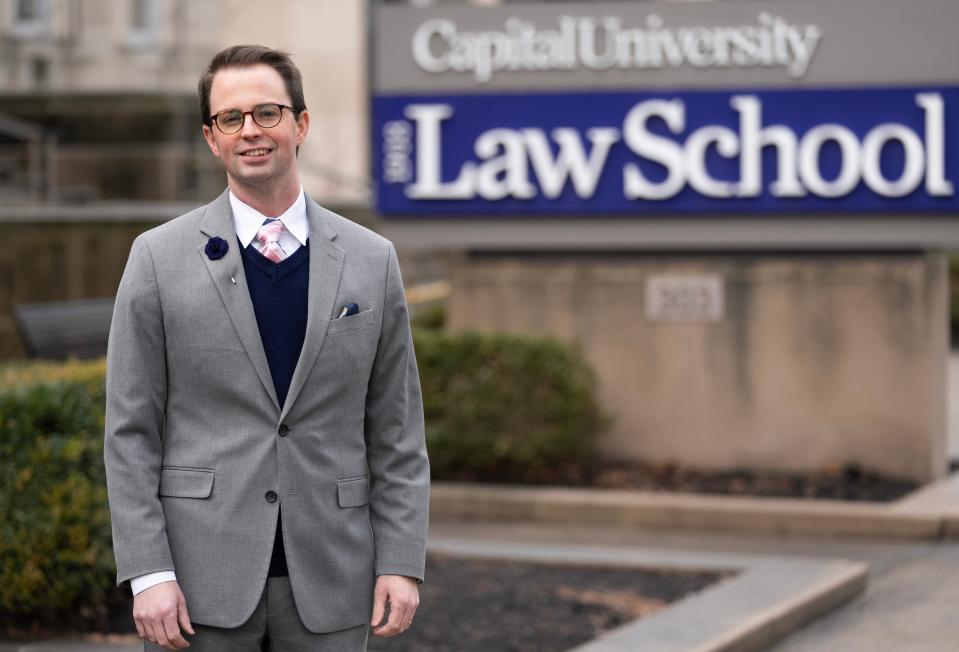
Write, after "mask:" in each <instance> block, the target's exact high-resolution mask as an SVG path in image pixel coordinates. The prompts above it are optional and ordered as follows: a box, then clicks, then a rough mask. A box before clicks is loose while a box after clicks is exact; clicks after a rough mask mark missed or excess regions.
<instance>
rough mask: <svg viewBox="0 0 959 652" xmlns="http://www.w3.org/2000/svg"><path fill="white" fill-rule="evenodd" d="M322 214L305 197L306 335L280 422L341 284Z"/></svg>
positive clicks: (312, 358) (319, 344)
mask: <svg viewBox="0 0 959 652" xmlns="http://www.w3.org/2000/svg"><path fill="white" fill-rule="evenodd" d="M325 213H326V211H325V209H323V208H321V207H320V206H319V205H318V204H316V203H315V202H314V201H313V200H312V199H310V198H309V196H307V197H306V219H307V222H308V223H309V225H310V281H309V299H308V302H307V318H306V336H305V337H304V338H303V348H302V349H301V350H300V357H299V359H298V360H297V362H296V369H295V370H294V371H293V378H292V380H291V381H290V390H289V392H287V395H286V401H285V402H284V403H283V411H282V414H280V421H283V419H285V418H286V415H287V414H289V412H290V408H291V407H292V406H293V402H294V401H296V398H297V396H299V394H300V391H301V390H302V389H303V385H304V383H305V382H306V378H307V376H308V375H309V373H310V370H311V369H313V364H314V362H316V356H317V355H319V353H320V349H321V348H323V341H324V340H325V339H326V329H327V327H328V326H329V320H330V317H331V315H332V314H333V308H334V306H333V304H334V302H335V301H336V291H337V289H338V288H339V286H340V275H341V274H342V272H343V259H344V254H343V250H342V249H340V247H339V246H337V244H336V243H335V242H334V240H335V239H336V235H337V234H336V231H335V230H334V229H333V227H332V225H331V224H330V220H329V219H328V218H326V217H325Z"/></svg>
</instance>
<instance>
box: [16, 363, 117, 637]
mask: <svg viewBox="0 0 959 652" xmlns="http://www.w3.org/2000/svg"><path fill="white" fill-rule="evenodd" d="M103 409H104V404H103V364H102V362H97V363H92V364H91V363H69V364H67V365H51V364H40V365H18V366H8V367H4V368H3V369H2V370H0V627H2V628H3V629H4V630H5V631H7V632H8V633H9V632H11V631H15V630H20V631H23V630H25V629H29V628H30V627H37V626H44V625H49V624H52V623H59V624H61V625H62V624H64V623H67V624H69V626H71V627H82V626H83V622H84V621H85V620H86V621H95V620H97V619H102V618H103V617H104V616H105V609H106V607H105V605H106V603H107V602H108V601H109V600H112V599H115V598H116V596H117V591H118V590H117V589H116V588H115V586H114V584H115V576H116V575H115V574H116V569H115V566H114V562H113V552H112V549H111V545H110V516H109V511H108V509H107V495H106V481H105V477H104V470H103V441H102V440H103Z"/></svg>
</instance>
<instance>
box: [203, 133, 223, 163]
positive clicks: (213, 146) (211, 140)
mask: <svg viewBox="0 0 959 652" xmlns="http://www.w3.org/2000/svg"><path fill="white" fill-rule="evenodd" d="M203 138H204V139H206V144H207V145H208V146H209V148H210V151H211V152H213V156H215V157H217V158H220V148H219V147H217V146H216V139H214V137H213V129H212V128H211V127H210V126H209V125H203Z"/></svg>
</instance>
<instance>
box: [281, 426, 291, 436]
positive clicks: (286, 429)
mask: <svg viewBox="0 0 959 652" xmlns="http://www.w3.org/2000/svg"><path fill="white" fill-rule="evenodd" d="M279 432H280V437H286V436H287V435H288V434H290V427H289V426H288V425H286V424H285V423H281V424H280V430H279Z"/></svg>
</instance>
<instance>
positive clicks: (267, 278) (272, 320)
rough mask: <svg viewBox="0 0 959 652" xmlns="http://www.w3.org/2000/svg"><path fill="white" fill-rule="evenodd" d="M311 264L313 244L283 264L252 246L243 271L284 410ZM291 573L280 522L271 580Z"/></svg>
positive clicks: (304, 312) (303, 329)
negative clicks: (288, 568) (268, 257)
mask: <svg viewBox="0 0 959 652" xmlns="http://www.w3.org/2000/svg"><path fill="white" fill-rule="evenodd" d="M238 241H239V240H238ZM309 259H310V249H309V243H307V244H306V245H304V246H302V247H300V248H299V249H297V250H296V251H294V252H293V253H292V254H291V255H290V256H289V257H288V258H286V259H284V260H282V261H280V262H279V263H274V262H273V261H271V260H269V259H267V258H266V257H265V256H263V254H261V253H260V252H259V251H257V250H256V249H255V248H254V247H253V245H252V244H251V245H250V246H249V247H247V248H246V249H244V250H243V271H244V272H245V273H246V281H247V285H249V288H250V299H251V301H252V302H253V314H254V315H255V316H256V325H257V327H258V328H259V330H260V340H261V341H262V342H263V350H264V352H265V353H266V361H267V363H268V364H269V365H270V376H272V378H273V388H274V389H275V390H276V398H277V400H278V401H279V402H280V408H282V407H283V403H284V402H285V401H286V394H287V392H289V390H290V381H291V380H292V379H293V370H294V369H296V361H297V360H298V359H299V357H300V350H301V349H302V348H303V338H304V337H305V335H306V316H307V303H308V298H309V294H308V292H307V289H308V287H309V280H310V266H309V264H308V262H309ZM288 574H289V573H288V571H287V567H286V555H285V553H284V551H283V528H282V524H281V522H280V520H279V518H278V519H277V524H276V538H275V540H274V542H273V557H272V558H271V559H270V571H269V575H270V577H277V576H283V575H288Z"/></svg>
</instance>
